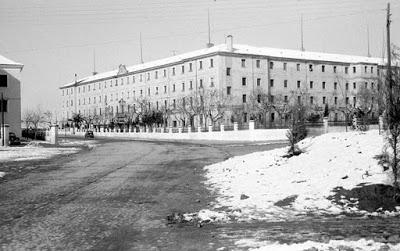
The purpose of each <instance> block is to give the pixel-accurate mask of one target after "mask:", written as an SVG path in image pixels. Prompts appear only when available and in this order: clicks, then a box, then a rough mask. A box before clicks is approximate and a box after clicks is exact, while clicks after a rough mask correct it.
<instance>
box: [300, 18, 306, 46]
mask: <svg viewBox="0 0 400 251" xmlns="http://www.w3.org/2000/svg"><path fill="white" fill-rule="evenodd" d="M300 36H301V48H300V49H301V51H305V49H304V38H303V13H302V14H301V18H300Z"/></svg>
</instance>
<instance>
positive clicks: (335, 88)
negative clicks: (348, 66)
mask: <svg viewBox="0 0 400 251" xmlns="http://www.w3.org/2000/svg"><path fill="white" fill-rule="evenodd" d="M333 89H334V90H337V82H335V83H333Z"/></svg>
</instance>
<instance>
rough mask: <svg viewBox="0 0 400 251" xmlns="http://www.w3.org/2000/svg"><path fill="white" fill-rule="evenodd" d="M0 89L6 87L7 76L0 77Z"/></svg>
mask: <svg viewBox="0 0 400 251" xmlns="http://www.w3.org/2000/svg"><path fill="white" fill-rule="evenodd" d="M0 87H7V75H0ZM63 95H64V94H63Z"/></svg>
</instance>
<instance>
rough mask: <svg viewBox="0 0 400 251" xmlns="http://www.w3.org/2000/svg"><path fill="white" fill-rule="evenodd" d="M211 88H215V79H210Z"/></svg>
mask: <svg viewBox="0 0 400 251" xmlns="http://www.w3.org/2000/svg"><path fill="white" fill-rule="evenodd" d="M210 87H214V78H210Z"/></svg>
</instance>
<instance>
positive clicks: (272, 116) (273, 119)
mask: <svg viewBox="0 0 400 251" xmlns="http://www.w3.org/2000/svg"><path fill="white" fill-rule="evenodd" d="M274 121H275V113H274V112H272V113H271V122H274Z"/></svg>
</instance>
